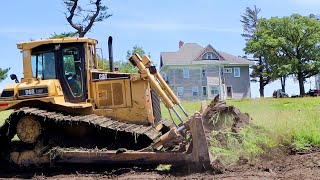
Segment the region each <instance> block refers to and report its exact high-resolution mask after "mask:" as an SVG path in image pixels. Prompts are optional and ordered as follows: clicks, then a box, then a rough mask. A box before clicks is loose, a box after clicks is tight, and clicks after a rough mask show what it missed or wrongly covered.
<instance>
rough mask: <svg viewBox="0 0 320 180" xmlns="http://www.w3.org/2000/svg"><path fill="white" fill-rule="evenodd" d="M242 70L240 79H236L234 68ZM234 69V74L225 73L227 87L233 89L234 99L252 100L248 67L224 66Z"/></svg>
mask: <svg viewBox="0 0 320 180" xmlns="http://www.w3.org/2000/svg"><path fill="white" fill-rule="evenodd" d="M235 67H239V68H240V77H234V68H235ZM224 68H232V73H224V74H223V76H224V79H225V86H226V87H228V86H231V87H232V99H241V98H250V97H251V91H250V78H249V67H248V66H224Z"/></svg>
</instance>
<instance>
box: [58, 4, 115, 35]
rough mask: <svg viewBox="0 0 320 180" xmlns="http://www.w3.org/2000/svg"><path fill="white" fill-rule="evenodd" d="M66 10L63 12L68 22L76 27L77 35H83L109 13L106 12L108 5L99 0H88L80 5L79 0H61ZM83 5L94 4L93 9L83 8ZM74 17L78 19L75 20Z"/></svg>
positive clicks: (107, 16)
mask: <svg viewBox="0 0 320 180" xmlns="http://www.w3.org/2000/svg"><path fill="white" fill-rule="evenodd" d="M63 3H64V5H65V6H66V8H67V10H68V12H66V13H65V15H66V18H67V21H68V23H69V24H70V25H71V27H73V28H74V29H76V31H77V34H78V35H79V37H84V35H85V34H86V33H87V32H88V31H89V30H90V29H91V28H92V26H93V25H94V23H95V22H100V21H103V20H105V19H107V18H109V17H110V16H112V15H111V14H108V13H107V10H108V7H107V6H105V5H102V3H101V0H95V1H94V0H90V1H89V4H87V5H82V6H81V5H80V4H79V0H63ZM84 6H89V7H91V6H94V7H95V8H93V9H90V8H89V9H87V8H83V7H84ZM75 17H76V18H78V19H80V20H79V21H78V22H75Z"/></svg>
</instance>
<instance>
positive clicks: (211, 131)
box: [202, 96, 251, 172]
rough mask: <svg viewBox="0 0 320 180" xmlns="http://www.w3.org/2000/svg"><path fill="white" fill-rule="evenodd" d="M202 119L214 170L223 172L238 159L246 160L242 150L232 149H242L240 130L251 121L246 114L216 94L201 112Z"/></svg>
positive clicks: (238, 160)
mask: <svg viewBox="0 0 320 180" xmlns="http://www.w3.org/2000/svg"><path fill="white" fill-rule="evenodd" d="M202 119H203V125H204V130H205V134H206V138H207V142H208V144H209V151H210V153H211V154H212V157H213V162H212V163H213V167H214V168H215V171H216V172H223V171H224V169H225V168H226V166H229V165H231V164H234V163H238V162H240V161H242V163H243V162H248V158H247V157H245V158H244V156H243V155H242V152H235V151H234V149H243V146H242V142H243V139H242V137H241V135H240V132H241V130H242V129H243V128H245V127H246V126H247V125H249V124H250V122H251V118H250V116H249V115H248V114H246V113H242V112H240V110H239V109H238V108H236V107H234V106H228V105H227V104H226V102H224V101H219V96H216V97H215V98H214V99H213V100H212V101H211V103H210V105H209V106H208V107H207V108H205V110H204V111H203V112H202ZM242 134H243V133H242ZM243 151H245V150H243Z"/></svg>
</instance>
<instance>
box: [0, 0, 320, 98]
mask: <svg viewBox="0 0 320 180" xmlns="http://www.w3.org/2000/svg"><path fill="white" fill-rule="evenodd" d="M82 1H85V0H82ZM105 3H106V4H107V5H108V6H109V12H110V13H111V14H113V16H112V17H110V18H109V19H107V20H105V21H104V22H101V23H97V24H95V26H94V27H93V29H92V31H91V32H89V33H88V34H87V35H86V36H87V37H92V38H95V39H98V41H99V45H100V47H102V48H103V49H104V54H105V56H106V55H107V46H106V44H107V37H108V36H109V35H112V36H113V38H114V48H113V49H114V57H115V59H116V60H125V57H126V51H127V50H129V49H132V47H133V46H134V45H139V46H142V47H143V48H144V50H145V51H146V52H147V53H148V52H150V54H151V57H152V59H153V60H154V61H155V62H158V61H159V56H160V52H162V51H176V50H177V49H178V42H179V41H180V40H182V41H184V42H195V43H198V44H200V45H202V46H204V47H205V46H206V45H207V44H211V45H212V46H213V47H214V48H216V49H217V50H219V51H225V52H228V53H230V54H233V55H244V52H243V51H242V49H243V48H244V45H245V41H244V39H243V38H242V37H241V36H240V34H241V33H242V24H241V23H240V16H241V15H242V14H243V13H244V11H245V8H246V7H248V6H249V7H253V6H254V5H256V6H257V7H259V8H261V13H260V16H261V17H267V18H269V17H271V16H279V17H282V16H288V15H291V14H292V13H299V14H301V15H309V14H310V13H314V14H318V13H320V1H319V0H241V1H239V0H223V1H218V0H162V1H150V0H108V1H105ZM64 11H65V9H64V7H63V4H62V1H60V0H54V1H52V0H51V1H49V0H28V1H3V2H1V11H0V17H1V21H0V22H1V24H0V26H1V27H0V47H1V48H0V52H1V64H0V67H1V68H5V67H11V70H10V72H9V74H10V73H15V74H17V75H18V77H19V78H20V77H22V60H21V54H20V52H19V50H17V49H16V43H17V42H21V41H28V40H30V39H31V38H32V39H40V38H47V37H49V36H50V34H52V33H54V32H56V33H60V32H66V31H73V29H72V28H71V27H70V26H69V24H68V23H67V21H66V19H65V15H64V13H63V12H64ZM11 82H12V81H11V80H10V78H7V79H6V80H5V81H3V82H2V83H1V84H0V89H2V88H3V87H4V86H5V85H7V84H8V83H11ZM306 87H307V90H308V89H309V87H310V84H306ZM277 88H280V85H279V83H273V84H272V85H269V86H267V89H266V96H271V94H272V91H273V90H274V89H277ZM258 91H259V90H258V84H257V83H255V84H252V95H253V97H256V96H258ZM287 91H288V93H289V94H298V84H297V83H294V82H293V81H292V80H290V82H289V84H288V86H287Z"/></svg>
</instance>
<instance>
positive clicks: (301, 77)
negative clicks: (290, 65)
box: [298, 73, 305, 96]
mask: <svg viewBox="0 0 320 180" xmlns="http://www.w3.org/2000/svg"><path fill="white" fill-rule="evenodd" d="M298 81H299V90H300V96H304V94H305V92H304V77H303V75H302V74H301V73H298Z"/></svg>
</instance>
